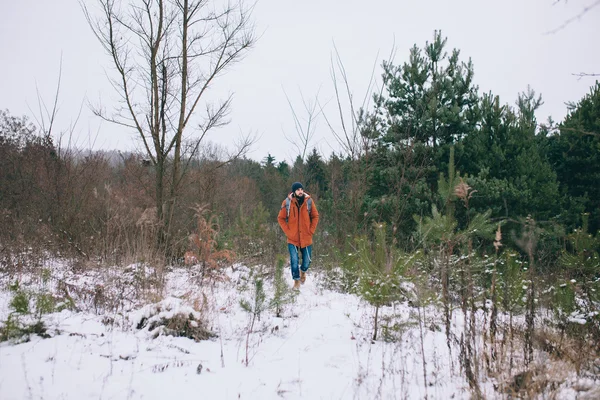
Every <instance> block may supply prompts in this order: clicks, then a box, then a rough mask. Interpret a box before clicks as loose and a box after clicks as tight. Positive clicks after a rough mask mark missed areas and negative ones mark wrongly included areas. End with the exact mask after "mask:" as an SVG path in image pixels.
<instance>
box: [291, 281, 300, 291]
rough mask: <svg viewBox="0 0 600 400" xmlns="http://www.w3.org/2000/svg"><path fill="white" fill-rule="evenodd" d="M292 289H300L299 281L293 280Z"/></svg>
mask: <svg viewBox="0 0 600 400" xmlns="http://www.w3.org/2000/svg"><path fill="white" fill-rule="evenodd" d="M292 289H294V290H300V281H294V287H293V288H292Z"/></svg>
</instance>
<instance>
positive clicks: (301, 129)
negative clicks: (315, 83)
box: [283, 90, 322, 161]
mask: <svg viewBox="0 0 600 400" xmlns="http://www.w3.org/2000/svg"><path fill="white" fill-rule="evenodd" d="M283 93H284V94H285V98H286V100H287V102H288V105H289V106H290V110H291V111H292V117H293V118H294V129H295V130H296V135H297V139H298V140H297V141H296V140H295V139H292V138H290V137H288V136H287V135H286V134H285V133H284V136H285V138H286V139H287V140H288V141H289V142H290V143H291V144H293V145H294V146H295V147H296V149H297V151H298V155H299V156H300V157H301V158H302V161H305V160H306V151H307V150H308V147H309V145H310V143H311V142H312V140H313V137H314V136H315V130H316V129H317V120H318V119H319V116H320V115H321V112H322V110H318V109H317V105H318V104H319V92H317V94H316V95H315V98H314V100H309V101H307V100H306V99H305V98H304V95H303V94H302V91H301V92H300V97H301V99H302V105H303V106H304V111H305V112H306V117H301V116H299V115H298V113H297V112H296V109H295V108H294V106H293V105H292V102H291V100H290V98H289V97H288V95H287V93H286V92H285V90H284V91H283Z"/></svg>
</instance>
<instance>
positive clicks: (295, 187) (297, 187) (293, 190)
mask: <svg viewBox="0 0 600 400" xmlns="http://www.w3.org/2000/svg"><path fill="white" fill-rule="evenodd" d="M298 189H304V186H302V184H301V183H300V182H294V183H292V192H295V191H296V190H298Z"/></svg>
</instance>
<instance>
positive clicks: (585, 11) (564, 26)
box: [545, 0, 600, 35]
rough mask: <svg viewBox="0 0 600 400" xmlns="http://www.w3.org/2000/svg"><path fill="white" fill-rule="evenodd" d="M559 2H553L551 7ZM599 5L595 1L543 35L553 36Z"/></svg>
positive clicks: (599, 1) (599, 2) (598, 0)
mask: <svg viewBox="0 0 600 400" xmlns="http://www.w3.org/2000/svg"><path fill="white" fill-rule="evenodd" d="M558 2H559V1H555V2H554V4H553V5H555V4H557V3H558ZM599 4H600V0H596V2H595V3H592V4H590V5H588V6H585V7H584V8H583V10H581V12H580V13H579V14H577V15H575V16H573V17H571V18H569V19H567V20H566V21H565V22H563V23H562V24H561V25H560V26H558V27H556V28H554V29H552V30H550V31H548V32H546V33H545V35H550V34H554V33H556V32H558V31H561V30H563V29H565V28H566V27H567V26H568V25H569V24H571V23H572V22H573V21H575V20H578V19H581V17H583V16H584V15H585V14H587V13H588V12H590V11H591V10H592V9H593V8H594V7H596V6H598V5H599Z"/></svg>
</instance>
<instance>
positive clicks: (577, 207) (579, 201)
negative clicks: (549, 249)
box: [548, 82, 600, 234]
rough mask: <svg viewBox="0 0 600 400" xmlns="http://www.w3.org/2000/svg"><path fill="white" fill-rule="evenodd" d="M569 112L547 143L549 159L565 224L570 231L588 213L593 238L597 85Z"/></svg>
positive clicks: (597, 210) (597, 219)
mask: <svg viewBox="0 0 600 400" xmlns="http://www.w3.org/2000/svg"><path fill="white" fill-rule="evenodd" d="M569 108H570V110H569V114H568V115H567V117H566V118H565V120H564V122H563V123H561V124H560V127H559V132H558V133H557V134H556V135H553V136H551V137H550V138H549V139H548V140H549V142H550V144H549V158H550V161H551V163H552V165H553V166H554V168H555V171H556V174H557V176H558V180H559V182H560V188H561V193H562V194H563V195H565V196H566V197H565V207H566V208H567V212H566V213H565V214H564V219H565V221H566V222H567V223H568V225H569V227H570V228H574V227H575V226H577V223H578V221H579V218H580V215H581V212H588V213H589V214H590V216H589V229H590V233H592V234H594V233H596V232H598V230H599V229H600V83H598V82H596V84H595V85H594V86H593V87H592V88H591V90H590V92H589V93H588V94H587V95H585V96H584V97H583V99H581V100H580V101H579V102H578V103H577V104H570V105H569Z"/></svg>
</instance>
